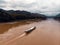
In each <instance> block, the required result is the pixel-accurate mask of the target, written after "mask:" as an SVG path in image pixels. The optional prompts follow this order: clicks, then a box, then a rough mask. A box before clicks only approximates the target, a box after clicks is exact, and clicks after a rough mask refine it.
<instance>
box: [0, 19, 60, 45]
mask: <svg viewBox="0 0 60 45" xmlns="http://www.w3.org/2000/svg"><path fill="white" fill-rule="evenodd" d="M33 26H36V29H35V30H34V31H33V32H32V33H30V34H29V35H27V36H25V34H24V33H23V32H24V31H25V30H27V29H29V28H30V27H33ZM0 33H1V34H0V45H60V22H58V21H55V20H52V19H48V20H45V21H22V22H16V23H6V24H0ZM21 36H22V38H20V37H21ZM11 40H12V41H11Z"/></svg>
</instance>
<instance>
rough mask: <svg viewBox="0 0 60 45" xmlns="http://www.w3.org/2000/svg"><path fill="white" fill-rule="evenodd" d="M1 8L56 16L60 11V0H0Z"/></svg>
mask: <svg viewBox="0 0 60 45" xmlns="http://www.w3.org/2000/svg"><path fill="white" fill-rule="evenodd" d="M0 8H2V9H5V10H25V11H29V12H33V13H41V14H45V15H48V16H54V15H56V14H59V13H60V0H0Z"/></svg>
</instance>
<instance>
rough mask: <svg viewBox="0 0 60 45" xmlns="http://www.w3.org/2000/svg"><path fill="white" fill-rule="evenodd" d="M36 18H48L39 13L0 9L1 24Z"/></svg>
mask: <svg viewBox="0 0 60 45" xmlns="http://www.w3.org/2000/svg"><path fill="white" fill-rule="evenodd" d="M35 18H37V19H41V20H45V19H46V16H45V15H42V14H38V13H30V12H27V11H20V10H16V11H14V10H3V9H0V22H9V21H16V20H25V19H35Z"/></svg>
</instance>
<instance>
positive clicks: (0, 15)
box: [0, 9, 13, 22]
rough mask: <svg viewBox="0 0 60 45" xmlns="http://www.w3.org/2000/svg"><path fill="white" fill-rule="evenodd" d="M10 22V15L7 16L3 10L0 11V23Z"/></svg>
mask: <svg viewBox="0 0 60 45" xmlns="http://www.w3.org/2000/svg"><path fill="white" fill-rule="evenodd" d="M12 20H13V18H12V16H11V15H10V14H8V13H7V12H6V11H5V10H3V9H0V22H8V21H12Z"/></svg>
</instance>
